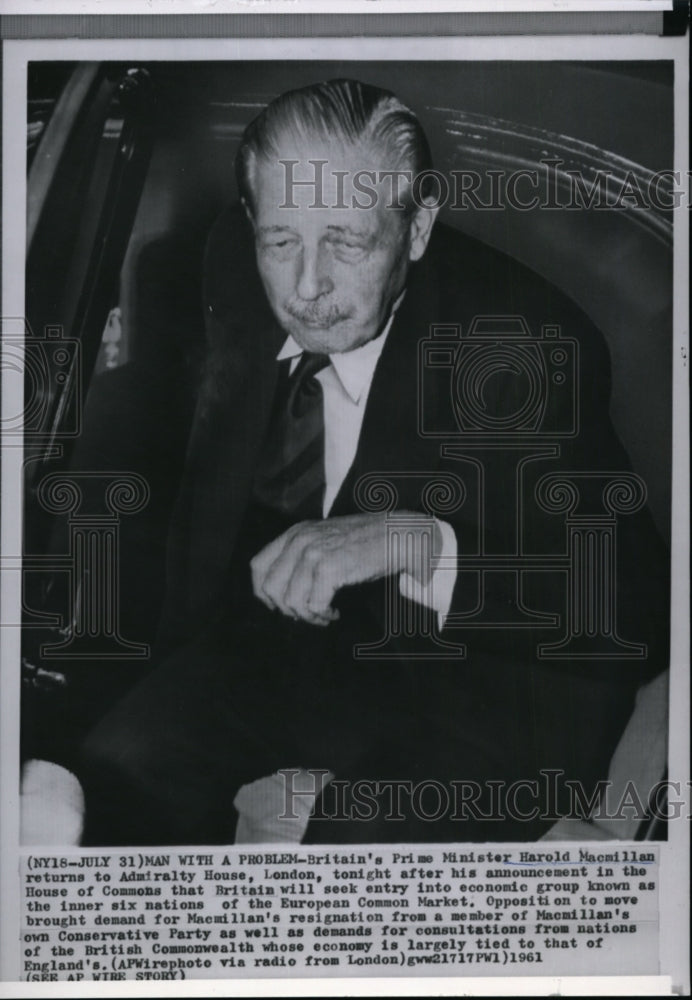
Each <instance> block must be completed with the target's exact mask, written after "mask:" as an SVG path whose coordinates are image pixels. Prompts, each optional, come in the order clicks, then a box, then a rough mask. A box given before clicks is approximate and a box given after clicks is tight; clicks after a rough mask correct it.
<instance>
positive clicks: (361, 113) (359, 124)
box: [236, 80, 432, 208]
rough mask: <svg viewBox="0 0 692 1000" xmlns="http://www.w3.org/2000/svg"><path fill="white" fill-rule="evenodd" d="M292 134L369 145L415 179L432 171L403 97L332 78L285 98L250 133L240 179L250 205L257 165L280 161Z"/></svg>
mask: <svg viewBox="0 0 692 1000" xmlns="http://www.w3.org/2000/svg"><path fill="white" fill-rule="evenodd" d="M287 136H288V137H290V138H292V139H295V140H297V141H298V142H299V143H306V142H307V143H308V144H309V143H310V141H313V142H314V140H315V139H316V138H317V139H320V138H322V139H325V140H327V141H331V142H334V141H341V142H343V143H347V144H351V145H353V144H355V143H364V144H365V143H367V144H369V145H371V146H372V148H374V149H378V150H380V151H381V153H382V157H383V162H386V166H387V169H388V170H395V169H396V170H410V171H411V172H412V176H413V177H415V176H416V175H418V174H421V173H424V172H425V171H431V170H432V157H431V154H430V146H429V145H428V140H427V137H426V135H425V132H424V131H423V128H422V126H421V124H420V122H419V121H418V118H417V117H416V116H415V114H414V113H413V111H411V109H410V108H408V107H406V105H405V104H403V103H402V102H401V101H400V100H399V98H398V97H396V96H395V95H394V94H392V93H391V92H390V91H388V90H382V89H381V88H380V87H374V86H372V85H370V84H367V83H361V82H360V81H359V80H328V81H325V82H323V83H315V84H312V85H310V86H308V87H301V88H300V89H298V90H290V91H287V92H286V93H285V94H281V95H280V96H279V97H277V98H275V99H274V100H273V101H271V103H270V104H268V105H267V107H266V108H265V109H264V110H263V111H262V112H261V113H260V114H259V115H258V116H257V117H256V118H255V119H254V120H253V121H251V122H250V124H249V125H248V126H247V128H246V129H245V132H244V133H243V137H242V140H241V143H240V148H239V150H238V154H237V157H236V179H237V182H238V191H239V194H240V196H241V197H242V198H243V199H244V200H245V201H246V203H247V205H248V206H249V207H251V208H252V205H253V201H252V174H253V171H254V168H255V164H256V161H257V160H258V159H259V158H262V159H265V160H271V159H273V160H276V159H277V158H278V157H279V155H280V148H279V143H280V142H281V140H282V139H283V138H285V137H287ZM402 193H403V192H402ZM404 196H405V195H404ZM408 200H409V201H410V199H408ZM411 205H412V202H411V203H410V204H409V205H407V207H411Z"/></svg>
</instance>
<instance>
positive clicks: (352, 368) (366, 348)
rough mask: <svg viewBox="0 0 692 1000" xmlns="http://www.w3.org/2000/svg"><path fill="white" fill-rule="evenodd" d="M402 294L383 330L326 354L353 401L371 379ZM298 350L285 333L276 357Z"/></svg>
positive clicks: (295, 354)
mask: <svg viewBox="0 0 692 1000" xmlns="http://www.w3.org/2000/svg"><path fill="white" fill-rule="evenodd" d="M403 297H404V293H403V292H402V293H401V295H400V296H399V298H398V299H397V300H396V302H395V303H394V307H393V309H392V312H391V315H390V317H389V319H388V320H387V323H386V325H385V328H384V330H383V331H382V333H380V334H379V335H378V336H377V337H373V339H372V340H368V341H367V342H366V343H365V344H361V346H360V347H356V348H354V350H352V351H340V352H338V353H336V354H330V355H329V360H330V361H331V364H332V368H333V369H334V371H335V372H336V374H337V376H338V379H339V381H340V382H341V385H342V386H343V388H344V391H345V392H346V393H347V394H348V396H350V398H351V400H352V401H353V402H354V403H358V402H359V401H360V398H361V396H362V395H363V393H364V392H365V391H366V390H367V389H368V388H369V386H370V383H371V382H372V378H373V375H374V374H375V368H376V366H377V362H378V361H379V359H380V355H381V354H382V349H383V347H384V344H385V341H386V339H387V335H388V334H389V331H390V329H391V327H392V323H393V322H394V314H395V313H396V311H397V309H398V308H399V305H400V304H401V300H402V299H403ZM302 353H303V348H302V347H301V346H300V345H299V344H298V343H297V342H296V341H295V340H294V339H293V337H292V336H291V334H289V335H288V337H286V340H285V341H284V344H283V347H282V348H281V350H280V351H279V353H278V354H277V356H276V360H277V361H284V360H286V359H287V358H291V359H292V360H293V359H297V358H299V357H300V355H301V354H302Z"/></svg>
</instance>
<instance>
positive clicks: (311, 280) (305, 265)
mask: <svg viewBox="0 0 692 1000" xmlns="http://www.w3.org/2000/svg"><path fill="white" fill-rule="evenodd" d="M333 287H334V285H333V283H332V280H331V278H330V276H329V272H328V262H327V260H326V254H325V253H324V251H321V250H320V249H319V247H315V248H305V249H304V250H303V253H302V255H301V259H300V264H299V272H298V281H297V283H296V292H297V293H298V295H299V296H300V298H301V299H305V300H306V301H311V300H312V299H318V298H319V297H320V296H321V295H324V294H325V293H327V292H331V291H332V289H333Z"/></svg>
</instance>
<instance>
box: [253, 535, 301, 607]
mask: <svg viewBox="0 0 692 1000" xmlns="http://www.w3.org/2000/svg"><path fill="white" fill-rule="evenodd" d="M303 527H304V524H302V523H301V524H296V525H293V526H292V527H291V528H289V529H288V531H285V532H284V533H283V534H282V535H279V537H278V538H275V539H274V540H273V541H272V542H270V543H269V544H268V545H265V547H264V548H263V549H262V550H261V551H260V552H258V553H257V555H255V556H253V558H252V559H251V560H250V573H251V576H252V589H253V591H254V594H255V597H257V598H259V600H260V601H262V603H263V604H265V605H266V606H267V607H268V608H270V609H271V610H272V611H273V610H276V608H277V606H278V605H277V602H276V600H275V599H274V596H273V594H272V591H271V590H268V589H267V587H266V581H267V577H268V575H269V573H270V572H271V570H272V568H273V567H274V565H275V564H276V562H277V561H278V560H279V559H280V558H281V556H282V554H283V553H284V551H285V550H286V548H287V547H288V546H289V545H290V544H291V543H292V542H293V541H294V539H296V537H297V536H298V535H299V532H300V529H301V528H303Z"/></svg>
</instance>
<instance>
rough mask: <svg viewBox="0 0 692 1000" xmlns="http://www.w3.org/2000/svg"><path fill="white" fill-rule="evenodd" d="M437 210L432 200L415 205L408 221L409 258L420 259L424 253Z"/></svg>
mask: <svg viewBox="0 0 692 1000" xmlns="http://www.w3.org/2000/svg"><path fill="white" fill-rule="evenodd" d="M439 211H440V206H439V205H436V204H434V203H432V202H431V203H430V204H429V205H428V204H426V203H425V202H423V204H422V205H417V206H416V208H415V210H414V213H413V216H412V217H411V221H410V223H409V252H408V255H409V260H420V258H421V257H422V256H423V254H424V253H425V250H426V247H427V245H428V240H429V239H430V234H431V233H432V229H433V226H434V224H435V219H436V218H437V213H438V212H439Z"/></svg>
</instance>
